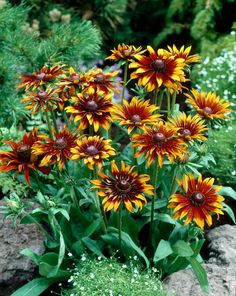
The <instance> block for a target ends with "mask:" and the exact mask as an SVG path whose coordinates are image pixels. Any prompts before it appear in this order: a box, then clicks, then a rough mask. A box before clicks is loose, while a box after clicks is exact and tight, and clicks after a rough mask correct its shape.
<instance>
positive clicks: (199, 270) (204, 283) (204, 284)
mask: <svg viewBox="0 0 236 296" xmlns="http://www.w3.org/2000/svg"><path fill="white" fill-rule="evenodd" d="M188 260H189V262H190V264H191V266H192V268H193V272H194V274H195V275H196V277H197V279H198V281H199V284H200V286H201V288H202V290H203V291H204V292H206V293H208V279H207V273H206V271H205V269H204V268H203V267H202V265H201V264H200V263H199V262H198V261H197V259H196V258H194V257H191V258H189V259H188Z"/></svg>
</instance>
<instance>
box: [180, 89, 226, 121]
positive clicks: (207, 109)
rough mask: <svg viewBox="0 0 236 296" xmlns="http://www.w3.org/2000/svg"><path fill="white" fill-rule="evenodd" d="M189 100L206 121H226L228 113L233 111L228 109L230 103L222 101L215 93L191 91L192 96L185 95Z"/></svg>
mask: <svg viewBox="0 0 236 296" xmlns="http://www.w3.org/2000/svg"><path fill="white" fill-rule="evenodd" d="M185 96H186V97H187V98H188V99H187V100H186V102H187V103H189V104H190V105H191V106H192V107H193V108H194V109H195V110H196V111H197V113H198V114H199V115H200V116H201V117H203V118H206V119H211V120H213V119H224V118H228V116H227V113H230V112H231V111H232V110H231V109H229V108H228V107H229V106H230V103H227V102H226V101H225V100H224V99H220V97H219V96H217V95H216V93H214V92H209V93H205V92H204V91H201V92H199V91H197V90H196V89H192V90H191V94H185Z"/></svg>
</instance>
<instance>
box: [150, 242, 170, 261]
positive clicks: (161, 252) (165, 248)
mask: <svg viewBox="0 0 236 296" xmlns="http://www.w3.org/2000/svg"><path fill="white" fill-rule="evenodd" d="M171 254H173V250H172V248H171V245H170V243H169V242H168V241H166V240H164V239H162V240H160V242H159V244H158V246H157V248H156V252H155V254H154V258H153V261H154V262H155V263H156V262H158V261H160V260H162V259H164V258H166V257H168V256H169V255H171Z"/></svg>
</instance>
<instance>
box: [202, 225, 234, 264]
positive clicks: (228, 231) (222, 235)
mask: <svg viewBox="0 0 236 296" xmlns="http://www.w3.org/2000/svg"><path fill="white" fill-rule="evenodd" d="M235 238H236V226H235V225H234V226H233V225H222V226H219V227H216V228H214V229H212V230H210V231H209V232H208V233H207V235H206V240H207V242H208V249H209V251H210V254H209V257H210V258H209V261H208V262H209V263H215V264H220V265H234V266H235V267H236V239H235Z"/></svg>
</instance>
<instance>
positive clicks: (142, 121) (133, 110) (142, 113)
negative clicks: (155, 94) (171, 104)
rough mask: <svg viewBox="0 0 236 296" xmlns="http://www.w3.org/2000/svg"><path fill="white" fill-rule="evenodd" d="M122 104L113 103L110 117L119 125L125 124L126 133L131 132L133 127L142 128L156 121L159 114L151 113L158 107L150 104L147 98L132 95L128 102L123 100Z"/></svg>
mask: <svg viewBox="0 0 236 296" xmlns="http://www.w3.org/2000/svg"><path fill="white" fill-rule="evenodd" d="M123 104H124V105H123V106H121V105H119V104H116V105H114V107H113V109H112V118H113V119H114V120H118V121H119V122H120V124H121V125H127V126H128V133H131V132H132V130H133V129H134V128H135V127H138V128H140V129H143V128H144V127H145V126H146V125H150V124H153V123H155V122H157V121H158V119H159V117H160V114H153V112H154V111H156V110H157V109H158V107H156V106H155V105H150V102H149V100H148V101H144V100H141V99H138V98H136V97H133V98H132V100H131V102H130V103H128V101H126V100H124V101H123Z"/></svg>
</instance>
